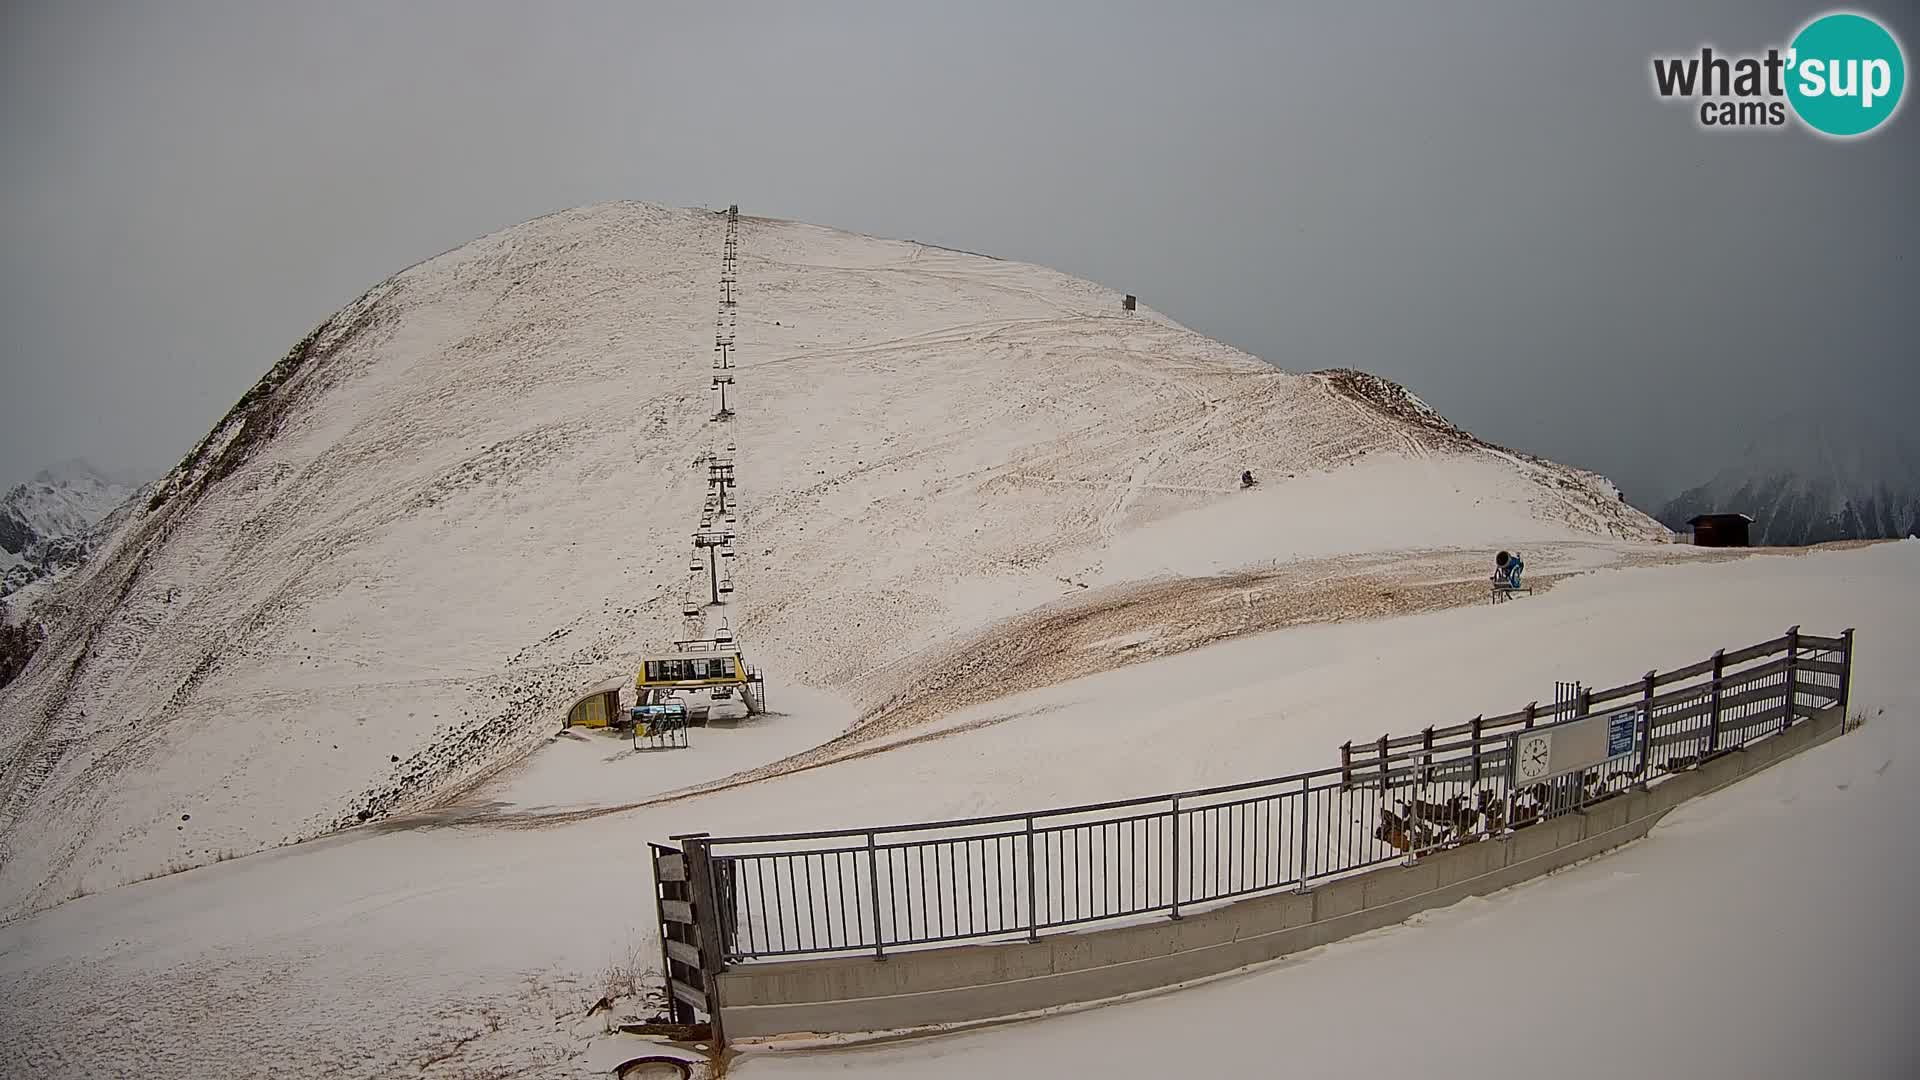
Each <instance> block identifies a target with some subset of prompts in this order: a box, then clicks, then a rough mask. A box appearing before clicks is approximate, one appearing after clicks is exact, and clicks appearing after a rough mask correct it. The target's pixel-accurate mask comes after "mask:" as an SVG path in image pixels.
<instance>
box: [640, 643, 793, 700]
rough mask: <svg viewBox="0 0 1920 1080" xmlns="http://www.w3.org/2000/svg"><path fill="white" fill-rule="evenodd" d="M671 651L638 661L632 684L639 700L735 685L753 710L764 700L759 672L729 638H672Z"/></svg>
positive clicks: (733, 686)
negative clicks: (664, 694) (663, 692)
mask: <svg viewBox="0 0 1920 1080" xmlns="http://www.w3.org/2000/svg"><path fill="white" fill-rule="evenodd" d="M673 645H674V648H673V651H672V652H665V653H656V654H654V655H652V656H647V657H644V658H642V659H641V661H640V670H639V672H638V674H636V675H635V676H634V680H633V686H634V689H635V690H637V691H638V692H639V700H640V701H642V702H647V701H651V700H653V699H654V698H655V697H656V696H657V694H656V693H654V692H656V691H675V690H705V689H717V688H738V689H739V690H740V691H741V697H742V699H743V700H744V701H745V702H746V704H747V705H748V706H749V708H750V709H751V710H752V711H754V712H759V711H761V705H762V702H763V701H764V698H763V696H762V695H763V693H764V692H763V691H762V690H761V678H760V672H759V671H758V670H757V669H755V668H754V667H753V666H752V665H750V664H748V663H747V660H746V657H745V656H744V655H742V654H741V652H740V646H739V645H738V644H736V643H734V642H733V641H732V640H731V639H712V638H709V639H703V640H695V641H676V642H674V643H673Z"/></svg>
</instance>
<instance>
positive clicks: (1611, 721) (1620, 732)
mask: <svg viewBox="0 0 1920 1080" xmlns="http://www.w3.org/2000/svg"><path fill="white" fill-rule="evenodd" d="M1639 722H1640V710H1638V709H1628V710H1627V711H1625V712H1617V713H1614V714H1613V715H1612V716H1609V717H1607V756H1608V757H1610V758H1617V757H1620V756H1621V755H1623V754H1631V753H1633V736H1634V733H1635V731H1636V729H1637V728H1638V727H1639Z"/></svg>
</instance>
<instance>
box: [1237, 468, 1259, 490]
mask: <svg viewBox="0 0 1920 1080" xmlns="http://www.w3.org/2000/svg"><path fill="white" fill-rule="evenodd" d="M1259 482H1260V481H1258V480H1255V479H1254V478H1253V470H1252V469H1242V470H1241V471H1240V486H1241V488H1243V489H1245V488H1250V487H1252V486H1253V485H1255V484H1257V483H1259Z"/></svg>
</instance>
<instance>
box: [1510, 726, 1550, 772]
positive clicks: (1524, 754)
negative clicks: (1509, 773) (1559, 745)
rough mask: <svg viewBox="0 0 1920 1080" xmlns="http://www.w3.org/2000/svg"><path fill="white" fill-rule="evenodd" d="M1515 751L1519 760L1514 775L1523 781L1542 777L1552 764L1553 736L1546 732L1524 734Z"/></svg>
mask: <svg viewBox="0 0 1920 1080" xmlns="http://www.w3.org/2000/svg"><path fill="white" fill-rule="evenodd" d="M1514 753H1515V755H1516V761H1517V766H1516V768H1515V772H1514V775H1515V776H1516V777H1517V778H1518V779H1520V780H1522V781H1529V780H1539V779H1542V778H1544V777H1545V776H1546V775H1547V770H1548V769H1549V768H1550V767H1551V766H1552V760H1553V736H1552V735H1549V734H1547V733H1546V732H1541V733H1539V734H1537V735H1524V736H1522V737H1521V739H1520V745H1519V746H1518V747H1516V748H1515V750H1514Z"/></svg>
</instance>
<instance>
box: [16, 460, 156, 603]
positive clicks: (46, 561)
mask: <svg viewBox="0 0 1920 1080" xmlns="http://www.w3.org/2000/svg"><path fill="white" fill-rule="evenodd" d="M141 482H142V479H141V478H140V477H139V476H136V475H134V474H131V473H113V472H108V471H105V470H102V469H98V468H95V467H94V466H92V465H90V464H88V463H87V462H85V461H81V460H78V459H76V460H72V461H64V462H61V463H60V464H58V465H55V466H52V467H51V468H47V469H42V470H41V471H40V472H38V473H36V474H34V476H33V479H31V480H29V481H27V482H26V483H24V484H20V485H17V486H16V487H14V489H13V490H12V491H9V492H7V494H6V496H5V497H4V498H0V596H6V595H8V594H9V593H13V592H16V591H18V590H19V589H21V588H23V587H25V586H27V585H29V584H32V583H33V582H35V581H39V580H42V579H44V578H48V577H56V576H58V575H60V574H63V573H66V572H68V571H70V570H72V569H73V568H74V567H76V566H78V565H80V563H81V562H82V561H84V560H85V559H86V557H87V554H88V552H90V551H91V550H92V549H93V547H94V546H95V545H96V544H97V543H98V541H99V539H100V536H101V533H102V532H103V531H104V530H102V529H101V525H102V524H103V523H104V522H106V520H107V518H108V516H109V515H111V514H112V513H113V512H114V511H115V510H117V509H119V508H120V507H121V506H122V505H124V504H125V503H126V502H127V500H128V499H130V498H131V497H132V496H133V495H134V493H135V492H137V491H138V490H139V489H140V485H141Z"/></svg>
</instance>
